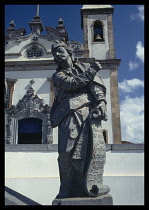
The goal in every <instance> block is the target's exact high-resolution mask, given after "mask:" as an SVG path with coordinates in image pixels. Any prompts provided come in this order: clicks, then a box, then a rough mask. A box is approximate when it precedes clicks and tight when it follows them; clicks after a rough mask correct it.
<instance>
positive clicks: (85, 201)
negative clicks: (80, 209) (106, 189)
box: [52, 194, 113, 206]
mask: <svg viewBox="0 0 149 210" xmlns="http://www.w3.org/2000/svg"><path fill="white" fill-rule="evenodd" d="M52 205H53V206H58V205H59V206H73V205H74V206H76V205H79V206H82V205H83V206H84V205H86V206H92V205H94V206H112V205H113V198H112V196H111V195H110V194H106V195H102V196H100V197H96V198H92V197H89V198H65V199H55V200H54V201H53V202H52Z"/></svg>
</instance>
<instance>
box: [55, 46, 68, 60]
mask: <svg viewBox="0 0 149 210" xmlns="http://www.w3.org/2000/svg"><path fill="white" fill-rule="evenodd" d="M53 56H54V58H55V60H56V61H57V62H58V63H59V64H61V63H63V62H64V61H66V60H67V59H68V58H69V54H68V52H67V50H66V49H65V48H64V47H57V48H56V49H55V50H54V51H53Z"/></svg>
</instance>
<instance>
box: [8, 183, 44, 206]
mask: <svg viewBox="0 0 149 210" xmlns="http://www.w3.org/2000/svg"><path fill="white" fill-rule="evenodd" d="M12 205H15V206H17V205H21V206H24V205H34V206H36V205H40V204H39V203H37V202H35V201H33V200H31V199H29V198H27V197H26V196H24V195H22V194H20V193H18V192H16V191H14V190H12V189H10V188H8V187H5V206H12Z"/></svg>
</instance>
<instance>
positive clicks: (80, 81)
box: [52, 68, 97, 91]
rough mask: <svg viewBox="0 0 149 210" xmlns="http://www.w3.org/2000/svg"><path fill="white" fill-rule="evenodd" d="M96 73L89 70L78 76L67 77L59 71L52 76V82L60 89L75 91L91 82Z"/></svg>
mask: <svg viewBox="0 0 149 210" xmlns="http://www.w3.org/2000/svg"><path fill="white" fill-rule="evenodd" d="M96 72H97V70H94V69H92V68H90V69H87V70H86V71H85V72H83V73H82V74H80V75H78V76H68V75H65V74H64V73H63V72H62V71H60V72H56V73H55V74H54V75H53V76H52V80H53V83H54V85H55V86H58V87H61V88H62V89H65V90H68V91H69V90H76V89H78V88H80V87H83V86H85V85H87V84H88V83H89V82H91V81H92V80H93V79H94V76H95V74H96Z"/></svg>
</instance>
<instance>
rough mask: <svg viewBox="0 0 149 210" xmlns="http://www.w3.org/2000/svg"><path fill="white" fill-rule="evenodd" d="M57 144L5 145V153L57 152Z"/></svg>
mask: <svg viewBox="0 0 149 210" xmlns="http://www.w3.org/2000/svg"><path fill="white" fill-rule="evenodd" d="M57 150H58V145H57V144H6V145H5V151H6V152H21V151H57Z"/></svg>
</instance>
